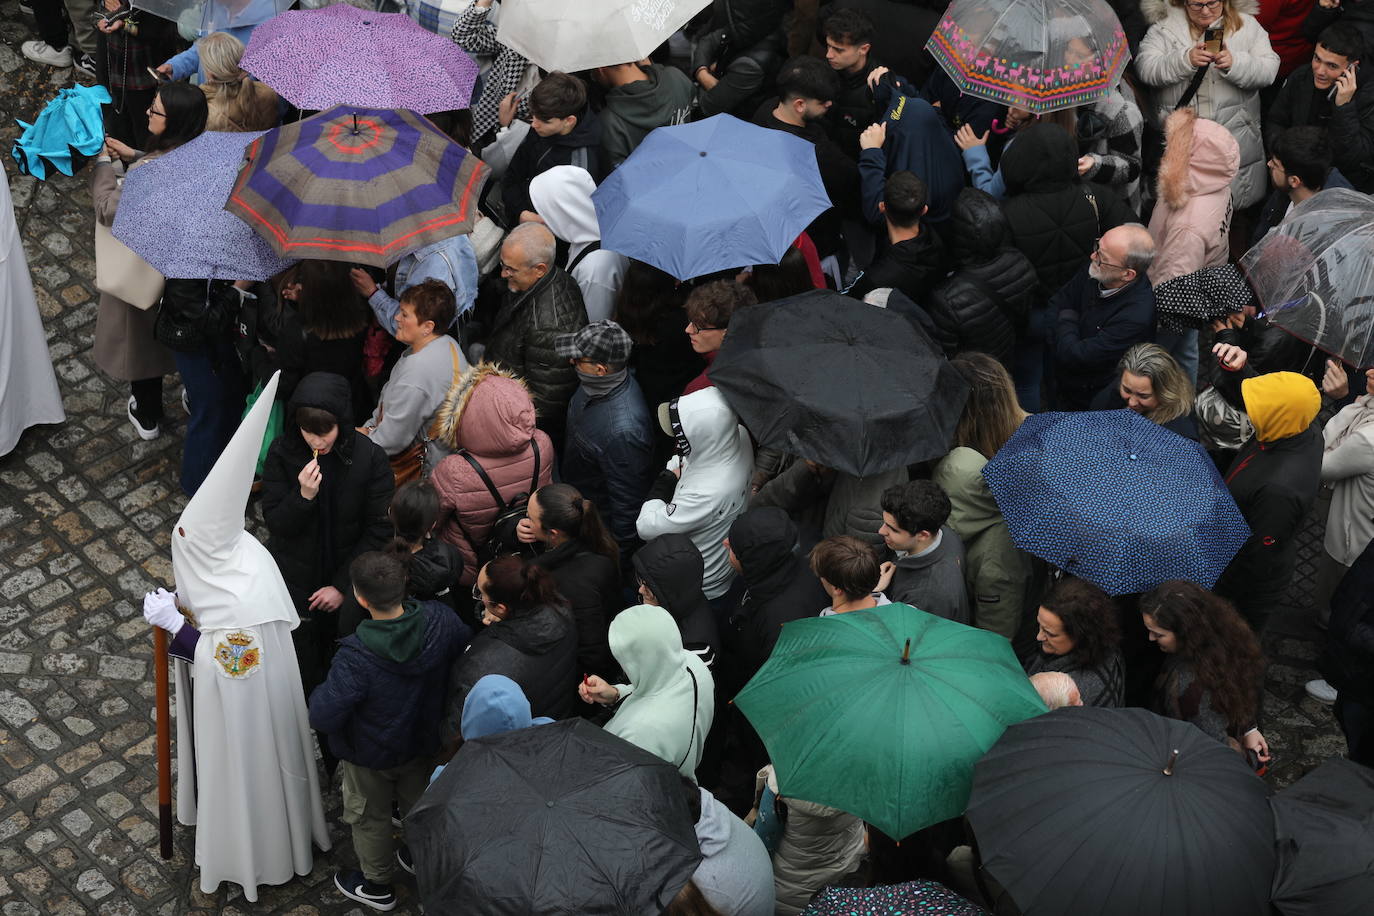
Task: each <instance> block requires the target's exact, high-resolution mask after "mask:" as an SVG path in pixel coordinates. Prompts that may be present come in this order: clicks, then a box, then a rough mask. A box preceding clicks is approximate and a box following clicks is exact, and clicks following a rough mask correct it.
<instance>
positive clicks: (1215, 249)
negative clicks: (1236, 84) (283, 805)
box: [1149, 108, 1240, 286]
mask: <svg viewBox="0 0 1374 916" xmlns="http://www.w3.org/2000/svg"><path fill="white" fill-rule="evenodd" d="M1164 137H1165V141H1164V143H1165V145H1164V158H1163V160H1162V161H1161V162H1160V164H1159V182H1158V185H1157V188H1158V194H1157V196H1158V198H1159V201H1158V203H1157V204H1155V210H1154V214H1153V215H1152V216H1151V217H1150V235H1151V236H1153V237H1154V240H1155V259H1154V263H1153V264H1151V265H1150V270H1149V278H1150V283H1151V285H1153V286H1158V285H1159V284H1161V283H1163V282H1164V281H1166V280H1172V279H1173V278H1174V277H1181V276H1183V275H1184V274H1190V273H1192V272H1193V271H1195V270H1201V269H1202V268H1204V267H1219V266H1221V265H1223V264H1225V263H1226V261H1227V255H1228V254H1229V249H1228V245H1227V233H1228V232H1229V231H1230V229H1231V182H1232V181H1233V180H1234V179H1235V177H1236V172H1237V171H1238V170H1239V169H1240V146H1239V145H1238V144H1237V143H1236V138H1235V137H1233V136H1232V135H1231V132H1230V131H1228V130H1227V129H1226V128H1224V127H1222V126H1221V125H1220V124H1218V123H1217V122H1216V121H1208V120H1206V119H1205V118H1199V117H1198V116H1197V112H1195V111H1193V110H1192V109H1191V108H1184V109H1180V110H1179V111H1175V112H1173V113H1172V114H1170V115H1169V117H1168V118H1167V119H1166V120H1165V122H1164Z"/></svg>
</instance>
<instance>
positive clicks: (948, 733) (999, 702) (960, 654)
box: [735, 604, 1045, 840]
mask: <svg viewBox="0 0 1374 916" xmlns="http://www.w3.org/2000/svg"><path fill="white" fill-rule="evenodd" d="M735 705H736V706H738V707H739V708H740V711H741V712H743V713H744V715H745V717H746V718H747V719H748V720H749V721H750V723H751V724H753V726H754V728H755V730H756V731H757V732H758V734H759V737H760V738H762V739H763V743H764V745H765V746H766V747H767V748H768V756H769V759H770V760H771V761H772V762H773V766H774V769H775V770H776V771H777V776H778V788H779V790H780V791H781V794H782V795H784V796H791V797H793V798H800V799H804V800H806V801H812V802H816V803H817V804H821V805H829V806H830V807H832V808H839V809H840V810H841V811H847V812H849V813H850V814H853V815H856V816H858V817H861V818H863V819H864V820H865V821H868V822H869V823H870V824H873V825H874V826H876V827H877V828H878V829H879V830H881V831H883V833H885V834H887V835H888V836H890V837H892V838H894V839H898V840H900V839H902V838H904V837H907V836H909V835H911V834H912V833H913V832H915V831H917V830H919V829H921V828H922V827H926V826H928V825H930V824H934V823H938V822H939V821H943V820H948V819H949V818H952V817H957V816H958V815H959V814H961V813H962V812H963V810H964V806H965V804H966V803H967V802H968V793H969V786H970V783H971V781H972V778H973V763H974V761H975V760H977V759H978V758H979V756H980V755H981V754H982V753H983V752H984V751H985V750H987V749H988V748H989V747H991V746H992V744H993V742H995V741H996V740H997V738H998V736H1000V735H1001V734H1002V731H1003V729H1005V728H1006V727H1007V726H1008V725H1010V724H1011V723H1013V722H1020V721H1021V720H1023V719H1026V718H1028V717H1030V716H1035V715H1039V714H1040V713H1043V712H1044V711H1045V704H1044V703H1043V702H1042V701H1041V700H1040V697H1039V695H1037V694H1036V692H1035V689H1034V688H1032V687H1031V686H1030V682H1029V681H1028V680H1026V674H1025V672H1024V671H1022V669H1021V665H1020V663H1019V662H1017V660H1016V656H1015V655H1014V654H1013V653H1012V651H1011V644H1010V643H1009V642H1007V641H1006V640H1005V639H1003V638H1002V637H1000V636H998V635H997V634H995V633H992V632H989V631H987V630H979V629H975V628H974V627H968V626H964V625H963V624H961V623H954V622H953V621H949V620H945V619H943V618H940V617H936V616H935V615H933V614H927V613H926V612H925V611H920V610H917V609H916V608H914V607H911V606H910V605H907V604H889V605H882V606H880V607H877V608H873V609H871V610H864V611H851V612H849V613H847V614H837V615H835V616H832V617H809V618H804V619H802V620H795V621H792V622H791V623H788V624H786V625H784V626H783V628H782V635H781V636H780V637H779V638H778V642H777V645H776V646H775V647H774V648H773V653H772V655H770V656H769V658H768V661H767V662H765V663H764V665H763V667H762V668H760V669H759V671H758V673H757V674H755V675H754V677H753V678H752V679H751V680H750V681H749V683H748V684H747V685H745V688H744V690H742V691H741V692H740V693H739V695H738V696H736V697H735Z"/></svg>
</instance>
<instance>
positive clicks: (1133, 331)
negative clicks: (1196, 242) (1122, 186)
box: [1049, 223, 1155, 410]
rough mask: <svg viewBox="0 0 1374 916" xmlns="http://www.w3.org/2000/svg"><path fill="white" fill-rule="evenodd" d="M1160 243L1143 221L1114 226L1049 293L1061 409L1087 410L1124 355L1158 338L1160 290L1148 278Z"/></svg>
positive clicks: (1107, 383) (1055, 379) (1110, 378)
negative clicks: (1157, 292) (1157, 294)
mask: <svg viewBox="0 0 1374 916" xmlns="http://www.w3.org/2000/svg"><path fill="white" fill-rule="evenodd" d="M1154 256H1155V243H1154V240H1153V239H1152V238H1151V237H1150V233H1149V231H1148V230H1147V229H1146V228H1145V227H1144V226H1142V225H1140V224H1139V223H1126V224H1124V225H1121V226H1117V227H1116V228H1115V229H1111V230H1109V231H1108V232H1107V233H1106V234H1105V235H1103V236H1102V238H1100V239H1098V240H1097V244H1096V245H1095V246H1093V253H1092V257H1091V258H1090V259H1089V260H1088V264H1087V266H1086V267H1085V268H1083V269H1081V270H1080V271H1079V272H1078V273H1077V274H1075V275H1074V277H1073V279H1071V280H1069V282H1068V283H1066V284H1064V286H1063V288H1062V289H1060V290H1059V292H1057V293H1055V294H1054V295H1053V296H1051V297H1050V303H1049V308H1050V315H1052V316H1057V317H1058V329H1057V332H1056V334H1055V340H1054V359H1055V371H1054V381H1055V384H1056V386H1057V388H1058V398H1057V401H1056V404H1055V406H1056V408H1057V409H1059V410H1087V409H1088V405H1089V404H1090V403H1091V402H1092V399H1093V396H1094V395H1096V394H1097V393H1098V392H1099V391H1101V390H1102V389H1103V388H1104V387H1106V386H1107V385H1109V384H1111V383H1112V382H1113V381H1114V372H1115V368H1116V364H1117V361H1118V360H1119V359H1121V355H1122V354H1123V353H1125V352H1126V351H1127V350H1129V349H1130V348H1131V347H1133V346H1134V345H1136V344H1138V343H1147V342H1153V341H1154V339H1155V332H1154V328H1155V293H1154V289H1153V288H1152V287H1151V286H1150V281H1149V279H1148V278H1146V276H1145V271H1146V270H1147V269H1149V266H1150V262H1151V261H1153V260H1154Z"/></svg>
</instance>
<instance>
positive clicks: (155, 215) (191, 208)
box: [113, 131, 293, 280]
mask: <svg viewBox="0 0 1374 916" xmlns="http://www.w3.org/2000/svg"><path fill="white" fill-rule="evenodd" d="M261 136H262V133H261V132H260V131H258V132H253V133H222V132H219V131H206V132H205V133H203V134H201V135H200V136H199V137H196V138H195V139H194V140H191V141H190V142H188V143H185V144H183V145H181V146H179V147H177V148H176V149H174V150H172V151H171V152H169V153H167V154H165V155H163V156H159V157H156V158H153V159H150V160H148V161H146V162H144V163H143V164H141V165H138V166H136V167H134V168H132V169H130V170H129V175H128V177H127V178H125V179H124V189H123V191H122V192H121V194H120V197H119V209H118V210H116V211H115V221H114V227H113V231H114V235H115V238H117V239H119V240H120V241H121V242H123V243H124V244H125V245H128V246H129V247H130V248H132V249H133V250H134V251H136V252H138V253H139V254H140V255H141V256H142V257H143V259H144V260H145V261H147V262H148V263H149V264H151V265H153V266H154V267H156V268H157V269H158V270H160V271H161V272H162V274H163V275H164V276H167V277H174V278H178V279H183V280H199V279H202V278H208V279H230V280H266V279H267V278H268V277H271V276H272V275H274V274H277V273H280V272H281V271H283V270H285V269H286V268H288V267H290V266H291V264H292V263H293V261H292V260H288V259H286V258H284V257H282V256H280V255H278V254H277V253H276V252H275V251H274V250H273V249H272V246H271V245H269V244H267V242H266V241H265V240H264V239H262V238H260V237H259V236H258V235H257V234H256V233H254V232H253V230H252V229H249V228H248V227H247V226H245V225H244V224H243V223H242V222H241V221H239V220H236V219H234V218H233V217H232V216H230V215H229V214H228V213H225V212H224V202H225V201H226V200H227V199H228V198H229V189H230V188H231V187H233V184H234V176H235V175H237V174H238V170H239V166H241V165H242V164H243V152H244V148H245V147H246V146H248V143H249V141H251V140H255V139H257V138H258V137H261Z"/></svg>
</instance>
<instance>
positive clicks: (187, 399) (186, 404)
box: [181, 386, 191, 416]
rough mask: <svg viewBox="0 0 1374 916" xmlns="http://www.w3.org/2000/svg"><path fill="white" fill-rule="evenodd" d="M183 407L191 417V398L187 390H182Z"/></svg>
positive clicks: (183, 388)
mask: <svg viewBox="0 0 1374 916" xmlns="http://www.w3.org/2000/svg"><path fill="white" fill-rule="evenodd" d="M181 406H182V408H183V409H184V410H185V411H186V413H187V415H188V416H189V415H190V413H191V398H190V397H189V396H188V395H187V394H186V388H185V387H184V386H183V387H182V389H181Z"/></svg>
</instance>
